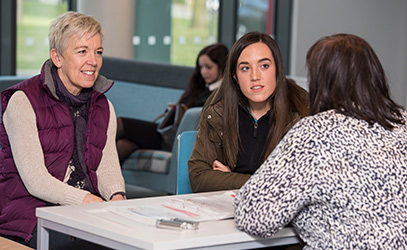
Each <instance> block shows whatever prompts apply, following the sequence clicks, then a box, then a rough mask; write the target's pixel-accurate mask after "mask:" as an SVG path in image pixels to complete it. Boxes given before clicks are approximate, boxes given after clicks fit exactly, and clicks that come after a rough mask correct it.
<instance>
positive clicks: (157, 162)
mask: <svg viewBox="0 0 407 250" xmlns="http://www.w3.org/2000/svg"><path fill="white" fill-rule="evenodd" d="M170 159H171V152H167V151H162V150H150V149H142V150H137V151H136V152H134V153H132V154H131V155H130V156H129V158H127V159H126V160H125V161H124V163H123V170H133V171H150V172H155V173H161V174H166V173H168V163H169V161H170Z"/></svg>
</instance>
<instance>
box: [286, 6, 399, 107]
mask: <svg viewBox="0 0 407 250" xmlns="http://www.w3.org/2000/svg"><path fill="white" fill-rule="evenodd" d="M335 33H352V34H355V35H357V36H360V37H362V38H364V39H365V40H366V41H367V42H368V43H369V44H370V45H371V46H372V48H373V49H374V50H375V51H376V53H377V55H378V57H379V59H380V61H381V62H382V65H383V67H384V69H385V71H386V74H387V77H388V80H389V84H390V91H391V94H392V97H393V99H394V100H395V101H396V102H397V103H399V104H401V105H404V106H407V105H406V104H407V102H406V100H407V98H406V96H407V1H406V0H386V1H383V0H340V1H338V0H294V8H293V33H292V44H291V58H290V59H291V62H290V68H291V70H290V75H293V76H296V77H303V78H304V77H306V75H307V72H306V68H305V56H306V53H307V50H308V48H309V47H310V46H311V45H312V44H313V43H314V42H315V41H316V40H318V39H319V38H321V37H322V36H327V35H332V34H335Z"/></svg>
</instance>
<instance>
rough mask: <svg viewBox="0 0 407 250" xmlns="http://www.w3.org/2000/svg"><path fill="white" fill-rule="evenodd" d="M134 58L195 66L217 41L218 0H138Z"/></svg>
mask: <svg viewBox="0 0 407 250" xmlns="http://www.w3.org/2000/svg"><path fill="white" fill-rule="evenodd" d="M135 3H136V4H135V31H134V37H133V46H134V58H136V59H140V60H147V61H153V62H161V63H171V64H178V65H187V66H194V65H195V60H196V56H197V55H198V53H199V51H200V50H201V49H202V48H203V47H205V46H207V45H209V44H211V43H215V42H217V40H218V37H217V34H218V9H219V0H172V1H168V0H152V1H151V0H149V1H146V0H137V1H136V2H135Z"/></svg>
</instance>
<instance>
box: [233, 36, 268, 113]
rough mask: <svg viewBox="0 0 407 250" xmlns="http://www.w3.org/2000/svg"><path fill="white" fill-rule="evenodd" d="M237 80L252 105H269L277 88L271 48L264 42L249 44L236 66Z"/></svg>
mask: <svg viewBox="0 0 407 250" xmlns="http://www.w3.org/2000/svg"><path fill="white" fill-rule="evenodd" d="M236 67H237V68H236V76H235V77H236V80H237V82H238V84H239V86H240V89H241V91H242V93H243V94H244V95H245V96H246V97H247V99H248V102H249V106H250V107H267V108H270V106H269V105H270V104H269V102H268V99H269V97H270V96H271V95H272V94H273V92H274V90H275V89H276V66H275V62H274V57H273V54H272V52H271V50H270V48H269V47H268V46H267V45H266V44H264V43H262V42H258V43H253V44H251V45H249V46H247V47H246V48H245V49H244V50H243V51H242V53H241V54H240V56H239V58H238V60H237V66H236Z"/></svg>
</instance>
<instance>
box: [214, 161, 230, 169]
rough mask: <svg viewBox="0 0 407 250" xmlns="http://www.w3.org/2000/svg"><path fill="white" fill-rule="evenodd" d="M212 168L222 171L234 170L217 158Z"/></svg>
mask: <svg viewBox="0 0 407 250" xmlns="http://www.w3.org/2000/svg"><path fill="white" fill-rule="evenodd" d="M212 169H213V170H220V171H222V172H232V171H231V170H230V168H229V167H228V166H226V165H223V163H221V162H220V161H218V160H215V161H214V162H213V163H212Z"/></svg>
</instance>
